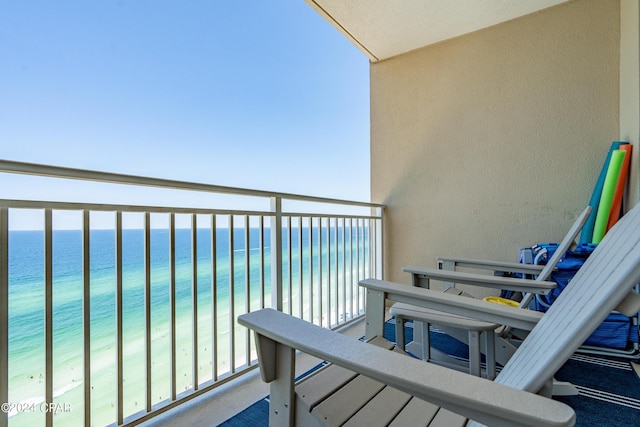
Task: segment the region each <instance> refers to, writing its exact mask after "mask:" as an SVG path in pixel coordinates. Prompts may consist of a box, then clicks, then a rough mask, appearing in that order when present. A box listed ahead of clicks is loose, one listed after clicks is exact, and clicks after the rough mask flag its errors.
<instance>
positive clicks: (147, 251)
mask: <svg viewBox="0 0 640 427" xmlns="http://www.w3.org/2000/svg"><path fill="white" fill-rule="evenodd" d="M144 342H145V345H144V356H145V357H144V360H145V362H144V363H145V376H144V377H145V406H146V408H147V412H151V391H152V390H151V384H152V381H151V380H152V378H151V375H152V372H151V214H150V213H149V212H145V213H144Z"/></svg>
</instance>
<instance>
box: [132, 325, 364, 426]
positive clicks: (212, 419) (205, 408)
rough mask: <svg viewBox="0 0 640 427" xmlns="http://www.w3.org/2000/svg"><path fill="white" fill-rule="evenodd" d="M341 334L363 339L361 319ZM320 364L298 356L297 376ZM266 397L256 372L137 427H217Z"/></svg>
mask: <svg viewBox="0 0 640 427" xmlns="http://www.w3.org/2000/svg"><path fill="white" fill-rule="evenodd" d="M340 332H341V333H343V334H345V335H348V336H352V337H354V338H360V337H362V336H364V319H362V320H360V321H358V322H356V323H355V324H353V325H349V326H348V327H345V328H343V329H341V330H340ZM320 362H321V360H320V359H317V358H315V357H312V356H309V355H306V354H299V355H298V357H297V359H296V376H297V375H301V374H303V373H304V372H306V371H308V370H309V369H311V368H313V367H314V366H316V365H317V364H318V363H320ZM268 394H269V385H268V384H265V383H264V382H262V379H261V378H260V372H259V371H258V370H257V369H256V370H254V371H252V372H250V373H248V374H246V375H244V376H243V377H241V378H238V379H236V380H235V381H231V382H229V383H227V384H224V385H222V386H220V387H218V388H217V389H215V390H212V391H211V392H209V393H205V394H203V395H202V396H199V397H197V398H194V399H193V400H191V401H189V402H187V403H184V404H182V405H180V406H178V407H177V408H174V409H172V410H169V411H167V412H165V413H163V414H160V415H158V416H157V417H154V418H153V419H151V420H149V421H146V422H144V423H142V424H139V425H140V426H143V427H175V426H187V425H188V426H192V427H205V426H206V427H211V426H217V425H218V424H220V423H222V422H224V421H226V420H227V419H229V418H231V417H232V416H234V415H235V414H237V413H239V412H241V411H242V410H244V409H245V408H247V407H249V406H251V405H252V404H254V403H256V402H257V401H259V400H260V399H262V398H264V397H265V396H267V395H268Z"/></svg>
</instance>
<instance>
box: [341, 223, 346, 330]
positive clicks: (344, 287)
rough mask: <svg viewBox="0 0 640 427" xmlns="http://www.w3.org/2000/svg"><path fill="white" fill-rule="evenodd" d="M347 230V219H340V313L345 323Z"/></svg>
mask: <svg viewBox="0 0 640 427" xmlns="http://www.w3.org/2000/svg"><path fill="white" fill-rule="evenodd" d="M346 228H347V219H346V218H342V233H341V236H342V313H343V314H344V320H345V321H347V245H346V242H345V240H344V239H345V238H346V236H347V233H346Z"/></svg>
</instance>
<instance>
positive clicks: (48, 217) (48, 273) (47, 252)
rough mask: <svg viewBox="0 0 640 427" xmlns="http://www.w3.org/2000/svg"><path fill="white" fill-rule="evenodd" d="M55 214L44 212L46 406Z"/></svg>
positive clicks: (49, 398)
mask: <svg viewBox="0 0 640 427" xmlns="http://www.w3.org/2000/svg"><path fill="white" fill-rule="evenodd" d="M52 217H53V213H52V211H51V209H49V208H47V209H45V210H44V271H45V273H44V343H45V344H44V345H45V392H44V401H45V403H46V404H49V403H53V219H52ZM45 424H46V426H47V427H51V426H53V413H52V412H51V411H46V413H45Z"/></svg>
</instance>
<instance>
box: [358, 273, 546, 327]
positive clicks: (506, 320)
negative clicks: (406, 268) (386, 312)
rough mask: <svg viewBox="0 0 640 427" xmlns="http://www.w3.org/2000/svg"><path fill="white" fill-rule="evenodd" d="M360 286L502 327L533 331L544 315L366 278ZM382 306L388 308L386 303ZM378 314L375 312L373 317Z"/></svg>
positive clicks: (387, 295) (422, 305)
mask: <svg viewBox="0 0 640 427" xmlns="http://www.w3.org/2000/svg"><path fill="white" fill-rule="evenodd" d="M359 284H360V286H363V287H365V288H367V291H368V292H369V291H377V292H378V293H380V294H382V295H381V297H382V299H383V300H384V299H388V300H391V301H396V302H404V303H407V304H411V305H414V306H418V307H424V308H430V309H433V310H438V311H443V312H446V313H450V314H457V315H459V316H465V317H470V318H472V319H477V320H483V321H485V322H491V323H497V324H499V325H507V326H511V327H514V328H519V329H523V330H526V331H530V330H532V329H533V328H534V327H535V325H536V324H537V323H538V322H539V321H540V319H541V318H542V316H543V315H544V313H541V312H538V311H534V310H525V309H522V308H519V307H510V306H507V305H502V304H495V303H491V302H486V301H482V300H477V299H475V298H467V297H463V296H459V295H451V294H447V293H443V292H440V291H434V290H431V289H424V288H418V287H415V286H408V285H401V284H399V283H394V282H387V281H385V280H378V279H365V280H361V281H360V283H359ZM368 297H369V295H368ZM381 304H382V305H384V301H382V303H381ZM374 314H375V313H371V315H374ZM367 319H369V300H367ZM367 321H368V320H367ZM374 326H378V325H374ZM368 336H369V335H368Z"/></svg>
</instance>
